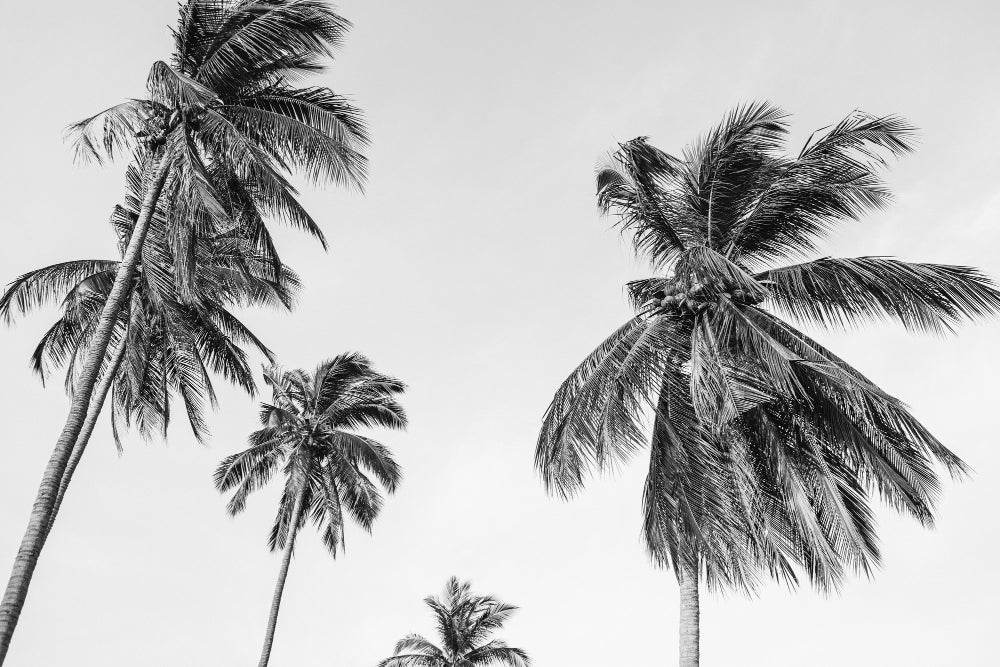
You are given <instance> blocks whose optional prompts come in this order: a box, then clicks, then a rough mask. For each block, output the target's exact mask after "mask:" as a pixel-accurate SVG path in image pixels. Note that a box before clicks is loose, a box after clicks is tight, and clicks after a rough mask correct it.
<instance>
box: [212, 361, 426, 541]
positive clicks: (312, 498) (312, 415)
mask: <svg viewBox="0 0 1000 667" xmlns="http://www.w3.org/2000/svg"><path fill="white" fill-rule="evenodd" d="M264 377H265V380H266V382H267V383H268V384H269V385H271V388H272V390H273V392H274V397H273V399H272V402H271V403H265V404H263V405H262V406H261V413H260V420H261V423H262V424H263V425H264V426H263V428H261V429H259V430H257V431H255V432H254V433H253V434H251V436H250V447H249V448H248V449H246V450H244V451H242V452H239V453H238V454H234V455H232V456H229V457H227V458H225V459H224V460H223V461H222V462H221V463H220V464H219V467H218V469H217V470H216V473H215V483H216V486H217V487H218V489H219V490H220V491H222V492H227V491H232V492H233V495H232V497H231V499H230V501H229V504H228V510H229V512H230V513H231V514H237V513H239V512H241V511H242V510H243V509H244V508H245V506H246V501H247V497H248V496H249V494H250V493H252V492H254V491H255V490H257V489H259V488H261V487H262V486H263V485H264V484H266V483H267V482H268V481H269V480H270V479H271V477H273V476H274V473H275V472H276V471H277V470H278V468H279V467H282V468H283V471H284V474H285V491H284V494H283V495H282V497H281V502H280V504H279V509H278V514H277V517H276V519H275V522H274V527H273V528H272V530H271V536H270V540H269V545H270V547H271V548H272V549H280V548H282V547H283V546H284V545H285V541H286V539H287V537H288V534H289V525H290V523H291V521H292V516H293V514H294V513H295V511H294V510H295V506H296V503H297V502H298V503H300V504H301V507H302V511H301V512H299V516H298V520H297V523H296V524H295V526H294V529H295V530H298V528H300V527H301V526H302V525H303V524H304V522H305V520H306V516H307V515H312V517H313V520H314V521H315V522H316V523H317V525H319V526H321V529H322V539H323V544H324V545H325V546H326V547H327V549H329V551H330V552H331V553H332V554H334V555H336V554H337V551H338V548H342V547H343V544H344V526H345V525H346V521H345V510H346V512H347V515H348V516H350V517H351V518H353V519H354V520H355V521H356V522H357V523H358V524H360V525H361V526H362V527H363V528H365V529H366V530H371V527H372V523H373V521H374V520H375V518H376V517H377V515H378V513H379V510H380V509H381V507H382V495H381V493H380V492H379V490H378V487H377V486H376V484H375V483H374V482H373V481H372V479H371V478H370V477H374V478H375V479H376V480H377V481H378V483H379V484H381V485H382V486H383V487H384V488H385V489H386V490H387V491H389V492H390V493H391V492H393V491H395V489H396V486H397V485H398V484H399V480H400V470H399V467H398V466H397V464H396V462H395V460H394V459H393V457H392V453H391V452H390V451H389V449H388V447H386V446H385V445H383V444H381V443H379V442H377V441H375V440H373V439H372V438H369V437H367V436H364V435H360V434H358V433H356V432H355V431H356V430H357V429H360V428H372V427H378V426H381V427H385V428H393V429H401V428H404V427H405V426H406V414H405V413H404V411H403V408H402V407H401V406H400V405H399V403H398V402H397V401H396V396H398V395H399V394H400V393H401V392H402V391H403V390H404V389H405V385H403V383H402V382H400V381H399V380H397V379H395V378H392V377H390V376H388V375H383V374H381V373H378V372H377V371H375V370H374V369H373V368H372V365H371V362H370V361H368V359H366V358H365V357H364V356H362V355H360V354H356V353H347V354H341V355H339V356H337V357H334V358H333V359H331V360H329V361H325V362H323V363H321V364H320V365H319V366H318V367H317V368H316V370H315V372H314V373H313V374H312V375H309V374H307V373H305V372H304V371H301V370H293V371H281V370H280V369H278V368H271V369H270V370H269V371H267V372H266V373H265V376H264Z"/></svg>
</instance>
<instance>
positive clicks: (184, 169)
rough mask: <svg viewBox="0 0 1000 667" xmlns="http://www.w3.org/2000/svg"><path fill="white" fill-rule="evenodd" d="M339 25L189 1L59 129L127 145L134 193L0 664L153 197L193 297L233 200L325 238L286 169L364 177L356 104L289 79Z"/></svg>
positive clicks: (11, 588)
mask: <svg viewBox="0 0 1000 667" xmlns="http://www.w3.org/2000/svg"><path fill="white" fill-rule="evenodd" d="M349 26H350V23H349V22H348V21H347V20H345V19H344V18H343V17H341V16H339V15H338V14H337V13H335V12H334V11H333V9H332V8H331V7H330V6H329V5H328V4H327V3H326V2H323V1H322V0H187V2H185V3H184V4H182V6H181V8H180V20H179V22H178V25H177V28H176V30H174V51H173V54H172V56H171V58H170V62H169V63H167V62H164V61H158V62H156V63H154V64H153V66H152V67H151V69H150V72H149V77H148V79H147V81H146V88H147V91H148V95H147V96H146V97H145V98H144V99H134V100H129V101H127V102H123V103H121V104H118V105H115V106H113V107H111V108H109V109H106V110H105V111H102V112H100V113H98V114H96V115H95V116H93V117H91V118H88V119H86V120H84V121H81V122H80V123H77V124H75V125H73V126H72V127H71V128H70V129H71V135H72V137H73V138H74V140H75V146H76V149H77V154H78V155H79V156H80V157H81V158H83V159H86V158H92V159H95V160H97V161H100V160H102V159H104V158H113V157H114V156H115V155H116V154H120V153H129V154H131V155H132V157H133V161H134V164H135V165H136V167H137V170H138V173H139V174H140V175H141V182H142V196H141V197H140V199H139V207H138V211H139V215H138V217H137V219H136V221H135V224H134V226H133V228H132V230H131V233H130V236H129V238H128V242H127V243H126V246H125V250H124V252H123V254H122V260H121V262H120V263H119V264H118V267H117V269H116V271H115V275H114V280H113V282H112V284H111V287H110V289H109V291H108V295H107V298H106V300H105V301H104V306H103V309H102V311H101V314H100V319H99V320H98V323H97V327H96V329H95V331H94V333H93V336H92V337H91V339H90V342H89V345H88V347H87V353H86V355H85V357H84V361H83V363H82V365H81V368H80V376H79V378H78V379H77V382H76V384H75V391H74V392H73V396H72V400H71V404H70V410H69V413H68V415H67V418H66V422H65V424H64V426H63V429H62V432H61V434H60V435H59V438H58V439H57V441H56V444H55V447H54V449H53V452H52V455H51V457H50V459H49V462H48V464H47V466H46V469H45V472H44V474H43V477H42V481H41V483H40V485H39V490H38V493H37V495H36V499H35V503H34V505H33V507H32V512H31V515H30V518H29V522H28V527H27V529H26V531H25V534H24V537H23V539H22V541H21V546H20V548H19V549H18V553H17V556H16V558H15V561H14V566H13V568H12V571H11V576H10V579H9V581H8V584H7V588H6V591H5V593H4V597H3V600H2V602H0V663H2V662H3V659H4V657H5V656H6V653H7V650H8V647H9V645H10V640H11V637H12V636H13V633H14V628H15V627H16V625H17V620H18V617H19V616H20V613H21V608H22V606H23V605H24V600H25V598H26V596H27V592H28V586H29V584H30V582H31V577H32V574H33V572H34V569H35V565H36V563H37V561H38V557H39V554H40V553H41V549H42V546H43V544H44V542H45V538H46V536H47V534H48V526H49V525H50V524H51V522H52V520H53V513H52V510H53V507H54V503H55V498H56V496H57V494H58V488H59V484H60V481H61V480H62V478H63V473H64V471H65V468H66V465H67V462H68V460H69V458H70V456H71V454H72V450H73V447H74V446H75V443H76V442H77V440H78V438H79V434H80V431H81V429H82V428H83V425H84V423H85V421H86V417H87V413H88V411H89V407H90V401H91V396H92V394H93V392H94V388H95V386H96V383H97V380H98V377H99V376H100V369H101V367H102V366H103V365H104V363H105V360H106V359H105V357H106V353H107V348H108V346H109V344H110V343H111V340H112V337H113V331H114V329H115V327H116V323H117V322H118V318H119V313H120V311H121V309H122V308H123V307H124V306H125V305H126V304H127V302H128V293H129V291H130V287H131V284H132V281H133V277H134V275H135V273H136V270H137V267H138V266H139V263H140V260H141V256H142V254H143V250H144V248H145V240H146V236H147V233H148V232H149V228H150V222H151V220H152V217H153V213H154V211H155V210H156V208H157V206H159V205H163V206H164V208H165V210H166V211H167V213H168V227H169V235H168V238H170V240H171V244H172V246H173V248H174V252H173V261H174V263H175V271H174V279H175V280H176V281H177V289H178V293H179V294H180V295H181V297H182V298H183V299H184V300H185V301H188V302H191V303H194V302H196V301H197V299H198V295H197V293H196V290H195V288H194V285H195V275H196V271H195V267H194V263H195V261H196V257H195V253H194V249H195V248H196V247H197V239H198V238H200V237H203V236H214V235H217V234H218V233H219V231H220V230H225V229H228V228H229V227H230V226H232V224H233V222H234V218H236V217H237V216H239V215H240V214H241V213H240V211H239V210H237V209H240V208H246V206H241V205H251V206H252V207H253V208H254V209H255V210H256V211H257V212H258V213H259V215H260V217H261V218H266V217H272V218H277V219H280V220H283V221H285V222H287V223H289V224H292V225H294V226H297V227H301V228H304V229H306V230H308V231H309V232H310V233H312V234H314V235H315V236H317V237H318V238H319V239H320V240H321V241H322V234H321V232H320V231H319V227H318V226H317V224H316V222H315V221H314V220H313V219H312V217H311V216H310V215H309V214H308V213H307V212H306V211H305V209H304V208H303V207H302V206H301V204H300V203H299V202H298V200H297V199H296V196H295V194H296V193H295V189H294V188H293V187H292V185H291V184H290V182H289V180H288V175H289V174H290V173H291V172H293V171H299V172H302V173H304V174H305V175H306V176H307V177H309V178H310V179H312V180H314V181H317V182H333V183H341V184H354V185H360V183H361V182H362V180H363V178H364V171H365V160H364V157H363V156H362V155H361V153H360V152H359V150H360V149H361V148H363V147H364V146H365V145H366V144H367V141H368V138H367V134H366V130H365V127H364V124H363V123H362V120H361V114H360V112H359V111H358V110H357V109H356V108H355V107H354V106H352V105H351V104H350V103H349V102H348V101H347V100H346V99H345V98H343V97H341V96H339V95H337V94H335V93H334V92H332V91H331V90H329V89H328V88H324V87H302V86H300V85H297V84H298V82H300V81H301V80H302V79H303V77H305V76H308V75H311V74H314V73H316V72H319V71H321V70H322V68H323V64H324V62H325V61H326V60H327V59H328V58H330V57H331V55H332V52H333V49H335V48H336V47H338V46H339V45H340V44H341V42H342V41H343V38H344V35H345V33H346V31H347V30H348V28H349Z"/></svg>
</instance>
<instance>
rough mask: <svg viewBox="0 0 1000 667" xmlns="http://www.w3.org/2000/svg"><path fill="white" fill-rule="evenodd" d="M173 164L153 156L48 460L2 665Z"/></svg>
mask: <svg viewBox="0 0 1000 667" xmlns="http://www.w3.org/2000/svg"><path fill="white" fill-rule="evenodd" d="M168 166H169V163H168V162H167V161H166V160H161V159H160V158H153V159H152V161H151V164H150V165H149V171H150V172H151V177H150V181H149V186H148V187H147V188H146V194H145V197H144V199H143V202H142V207H141V208H140V210H139V217H138V219H137V220H136V223H135V227H134V228H133V229H132V237H131V238H130V239H129V242H128V247H127V248H126V250H125V255H124V257H123V258H122V262H121V264H120V265H119V267H118V272H117V273H116V274H115V282H114V284H113V285H112V287H111V292H110V293H109V294H108V300H107V301H106V302H105V303H104V309H103V310H102V311H101V319H100V321H99V322H98V325H97V329H96V331H95V332H94V337H93V339H92V340H91V344H90V349H89V350H88V352H87V360H86V362H85V363H84V365H83V370H82V372H81V374H80V380H79V383H78V384H77V386H76V389H75V391H74V392H73V398H72V401H71V403H70V409H69V415H68V416H67V417H66V424H65V425H64V426H63V430H62V433H61V434H60V435H59V439H58V440H57V441H56V446H55V448H54V449H53V450H52V455H51V456H50V457H49V462H48V464H47V465H46V466H45V472H44V474H43V475H42V481H41V484H39V487H38V493H37V494H36V496H35V502H34V505H33V506H32V508H31V516H30V518H29V520H28V527H27V529H26V530H25V531H24V537H23V538H22V539H21V546H20V548H19V549H18V551H17V556H16V557H15V558H14V566H13V568H12V569H11V573H10V579H9V580H8V582H7V589H6V591H5V592H4V595H3V602H2V603H0V665H2V664H3V661H4V659H5V658H6V656H7V650H8V648H9V647H10V640H11V637H12V636H13V634H14V628H15V627H16V626H17V620H18V617H20V615H21V608H22V607H23V606H24V600H25V598H26V597H27V595H28V586H29V585H30V583H31V575H32V574H33V573H34V571H35V565H36V563H37V562H38V556H39V554H41V551H42V546H43V545H44V544H45V538H46V536H47V535H48V532H49V527H50V524H51V523H52V520H53V519H54V518H55V516H54V514H53V511H52V510H53V507H54V505H55V500H56V496H57V495H58V493H59V485H60V483H61V482H62V479H63V473H64V472H65V470H66V462H67V461H68V460H69V457H70V454H71V452H72V451H73V447H74V446H75V445H76V442H77V438H78V437H79V435H80V430H81V429H82V428H83V424H84V422H85V421H86V418H87V412H88V408H89V407H90V397H91V395H92V394H93V392H94V384H95V383H96V381H97V376H98V373H99V372H100V369H101V362H102V361H103V360H104V355H105V353H106V352H107V349H108V343H109V342H110V341H111V330H112V329H113V328H114V326H115V322H116V321H117V319H118V313H119V311H120V309H121V307H122V304H123V303H124V302H125V298H126V297H127V295H128V293H129V288H130V286H131V282H132V278H133V277H134V276H135V269H136V266H137V265H138V264H139V258H140V255H141V250H142V244H143V242H144V241H145V239H146V232H148V231H149V222H150V220H151V219H152V217H153V211H154V208H155V206H156V201H157V199H159V197H160V192H161V191H162V190H163V185H164V183H165V182H166V180H167V170H168Z"/></svg>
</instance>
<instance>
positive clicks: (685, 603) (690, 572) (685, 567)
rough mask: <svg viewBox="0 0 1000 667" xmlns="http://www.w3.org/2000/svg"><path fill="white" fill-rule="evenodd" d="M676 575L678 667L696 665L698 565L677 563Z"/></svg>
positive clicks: (698, 651) (697, 648) (698, 653)
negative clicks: (678, 615) (678, 605)
mask: <svg viewBox="0 0 1000 667" xmlns="http://www.w3.org/2000/svg"><path fill="white" fill-rule="evenodd" d="M679 568H680V574H679V575H678V577H677V580H678V583H679V584H680V588H681V596H680V597H681V614H680V667H698V663H699V661H700V650H699V647H698V639H699V631H700V629H699V619H698V616H699V611H698V566H697V565H694V564H691V563H686V562H685V563H682V564H679Z"/></svg>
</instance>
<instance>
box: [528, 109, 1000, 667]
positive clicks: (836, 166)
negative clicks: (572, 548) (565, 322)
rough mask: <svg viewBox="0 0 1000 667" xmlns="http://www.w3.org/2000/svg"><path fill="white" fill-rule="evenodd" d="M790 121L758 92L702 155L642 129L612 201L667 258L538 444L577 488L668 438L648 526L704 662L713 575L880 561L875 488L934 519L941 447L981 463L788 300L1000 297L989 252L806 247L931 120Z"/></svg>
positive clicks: (717, 582) (911, 325)
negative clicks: (811, 130)
mask: <svg viewBox="0 0 1000 667" xmlns="http://www.w3.org/2000/svg"><path fill="white" fill-rule="evenodd" d="M786 133H787V123H786V119H785V115H784V114H783V113H782V112H781V111H780V110H778V109H776V108H775V107H773V106H770V105H768V104H764V103H758V104H753V105H749V106H745V107H741V108H738V109H736V110H735V111H733V112H731V113H730V114H729V115H728V116H727V117H726V118H725V119H724V120H723V122H722V123H721V124H720V125H718V126H717V127H716V128H714V129H713V130H711V131H710V132H709V133H708V134H707V135H705V137H703V138H702V139H700V140H699V141H697V142H695V143H694V144H693V145H691V146H690V147H689V148H688V149H687V150H686V151H685V153H684V154H683V158H676V157H674V156H671V155H669V154H667V153H665V152H663V151H661V150H659V149H657V148H655V147H654V146H652V145H651V144H650V143H649V142H648V141H647V139H646V138H645V137H640V138H637V139H634V140H632V141H629V142H627V143H625V144H622V145H620V147H619V148H618V150H617V151H615V152H614V153H613V154H612V155H611V156H610V159H609V161H608V164H607V165H606V166H605V167H603V168H602V169H600V170H599V172H598V176H597V186H598V202H599V204H600V206H601V207H602V209H603V210H604V212H606V213H614V214H616V215H617V216H618V221H619V224H620V226H621V227H622V229H623V230H624V231H627V232H630V233H631V234H632V242H633V245H634V247H635V250H636V252H637V254H638V255H640V256H643V257H645V258H646V259H648V260H649V262H650V264H651V266H652V267H653V269H654V270H655V271H656V272H657V273H658V275H657V276H656V277H654V278H650V279H646V280H639V281H635V282H633V283H630V284H629V286H628V290H629V294H630V296H631V299H632V302H633V305H634V306H635V307H636V310H637V314H636V316H635V317H634V318H632V319H631V320H629V321H628V322H626V323H625V324H624V325H623V326H622V327H621V328H620V329H618V330H617V331H616V332H614V333H613V334H612V335H611V336H610V337H609V338H608V339H607V340H605V341H604V342H603V343H602V344H601V345H600V346H599V347H598V348H597V349H596V350H595V351H594V352H593V353H591V355H589V356H588V357H587V359H585V360H584V362H583V363H582V364H581V365H580V366H579V367H578V368H577V369H576V370H575V371H574V372H573V374H572V375H571V376H570V377H569V378H568V379H567V380H566V382H565V383H564V384H563V385H562V387H561V388H560V389H559V391H558V392H557V393H556V395H555V397H554V399H553V401H552V404H551V405H550V406H549V409H548V411H547V413H546V415H545V418H544V423H543V426H542V430H541V434H540V436H539V440H538V446H537V449H536V466H537V467H538V469H539V470H540V471H541V473H542V476H543V478H544V481H545V484H546V486H547V488H548V489H549V490H550V491H551V492H554V493H557V494H559V495H561V496H563V497H569V496H572V495H573V494H574V493H576V492H577V491H579V490H580V489H581V488H582V486H583V484H584V482H585V480H586V478H587V476H588V475H590V474H592V473H593V472H597V471H603V470H608V469H612V468H614V467H616V466H617V465H619V464H621V463H622V462H624V461H626V460H627V459H629V458H630V457H632V456H633V455H634V454H635V453H636V452H638V451H639V450H641V449H642V448H644V447H646V446H647V445H649V446H650V447H651V449H650V463H649V475H648V477H647V481H646V488H645V492H644V502H643V504H644V514H645V522H644V526H645V528H644V534H645V541H646V546H647V549H648V551H649V552H650V554H651V556H652V558H653V560H654V561H655V562H656V563H657V564H660V565H665V566H670V567H672V568H673V570H674V572H675V574H676V575H677V578H678V581H679V584H680V588H681V646H680V652H681V665H696V664H698V656H699V646H698V582H699V579H700V578H701V577H704V578H705V579H707V581H708V584H709V586H726V587H734V588H737V589H742V590H748V589H752V588H753V587H754V586H755V585H756V582H757V578H758V577H759V575H760V574H761V573H765V574H770V575H772V576H776V577H780V578H785V579H787V580H789V581H790V582H793V583H794V582H795V581H796V577H795V567H796V566H800V567H802V568H804V570H805V574H806V575H807V576H808V577H809V578H810V579H811V580H812V581H813V582H814V583H815V584H817V585H819V586H822V587H829V586H836V585H837V583H838V582H839V580H840V577H841V575H842V572H843V570H844V569H845V568H850V569H856V570H862V571H866V572H869V571H870V570H871V568H872V567H873V566H874V565H876V564H877V563H878V561H879V552H878V544H877V535H876V532H875V527H874V523H873V518H872V515H873V509H872V507H871V501H872V498H871V497H872V495H873V494H877V495H879V496H880V497H881V498H882V499H883V500H885V501H886V502H887V503H888V504H890V505H891V506H893V507H895V508H897V509H899V510H901V511H903V512H906V513H908V514H910V515H912V516H914V517H915V518H916V519H917V520H918V521H920V522H921V523H922V524H924V525H928V526H929V525H931V524H932V522H933V514H932V512H933V507H934V502H935V500H936V497H937V495H938V494H939V492H940V482H939V479H938V475H937V472H936V470H935V463H941V464H943V465H944V467H945V468H947V469H948V470H949V471H950V472H951V473H952V474H953V475H961V474H962V473H963V472H964V471H965V466H964V464H963V463H962V461H961V460H960V459H959V458H958V457H957V456H956V455H955V454H953V453H952V452H951V451H949V450H948V449H947V448H946V447H944V445H942V444H941V443H940V442H939V441H938V440H937V439H936V438H934V436H933V435H932V434H931V433H929V432H928V431H927V430H926V429H925V428H924V427H923V426H922V425H921V424H920V423H919V422H918V421H917V420H916V419H915V418H914V417H913V416H912V415H911V414H910V412H909V411H908V410H907V409H906V407H905V406H904V405H903V403H902V402H901V401H899V400H898V399H896V398H894V397H892V396H890V395H889V394H887V393H886V392H884V391H883V390H881V389H880V388H879V387H878V386H876V385H875V384H874V383H872V382H871V381H870V380H868V379H867V378H866V377H864V375H862V374H861V373H860V372H859V371H857V370H856V369H854V368H853V367H852V366H850V365H849V364H848V363H847V362H846V361H844V360H843V359H841V358H839V357H838V356H836V355H835V354H834V353H833V352H832V351H830V350H828V349H827V348H825V347H824V346H822V345H821V344H820V343H818V342H817V341H815V340H813V339H812V338H810V337H809V336H807V335H806V334H804V333H803V332H802V331H800V330H799V329H797V328H796V327H795V326H793V324H791V323H789V322H788V321H786V319H783V318H782V317H781V316H782V315H784V316H786V317H788V318H790V319H791V320H793V321H797V322H802V323H805V324H809V325H815V326H820V327H825V328H837V327H848V326H854V325H861V324H864V323H870V322H882V321H885V320H895V321H896V322H898V323H900V324H902V325H903V326H904V327H906V328H907V329H909V330H915V331H926V332H933V333H948V332H951V331H952V330H953V329H954V327H955V326H956V325H958V324H959V323H961V322H963V321H966V320H972V319H976V318H980V317H985V316H990V315H995V314H997V312H1000V292H998V291H997V289H996V288H995V286H994V285H993V283H992V282H991V281H990V280H989V279H988V278H987V277H986V276H984V275H983V274H982V273H980V272H979V271H977V270H976V269H972V268H968V267H960V266H945V265H939V264H923V263H911V262H904V261H901V260H897V259H892V258H886V257H857V258H850V259H833V258H829V257H820V258H816V259H811V260H810V259H808V258H809V257H813V256H815V255H816V254H817V253H818V251H819V244H820V242H821V241H822V240H823V239H824V237H825V236H827V235H828V233H830V232H831V231H832V230H833V229H835V228H836V226H837V225H838V223H840V222H842V221H844V220H856V219H860V218H861V217H862V216H863V215H864V214H865V213H866V212H868V211H871V210H873V209H877V208H881V207H883V206H885V205H886V204H887V203H888V202H889V200H890V192H889V190H888V188H887V187H886V186H885V185H884V183H883V182H882V181H881V179H880V178H879V176H878V168H879V167H880V166H883V165H884V164H885V163H886V162H885V158H886V157H887V156H889V155H894V156H895V155H900V154H903V153H906V152H909V151H910V150H911V146H912V135H913V128H911V127H910V126H909V125H908V124H907V123H905V122H904V121H903V120H901V119H899V118H897V117H894V116H888V117H874V116H869V115H866V114H862V113H860V112H855V113H853V114H851V115H849V116H848V117H847V118H845V119H844V120H843V121H841V122H840V123H837V124H836V125H834V126H832V127H831V128H830V129H828V130H827V131H826V132H825V133H822V134H821V135H820V136H817V135H814V136H813V137H810V139H809V141H807V143H806V145H805V146H804V147H803V148H802V150H801V151H800V152H799V153H798V154H797V155H796V156H794V157H789V156H786V155H785V154H784V146H785V136H786ZM788 260H792V261H795V263H793V264H791V265H786V266H781V264H782V263H783V262H786V261H788ZM776 265H777V266H776ZM649 415H652V417H653V424H652V429H651V432H652V433H651V436H652V437H651V438H650V434H649V433H648V432H647V430H646V429H645V428H643V424H644V423H645V421H644V420H645V419H646V417H647V416H649Z"/></svg>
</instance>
